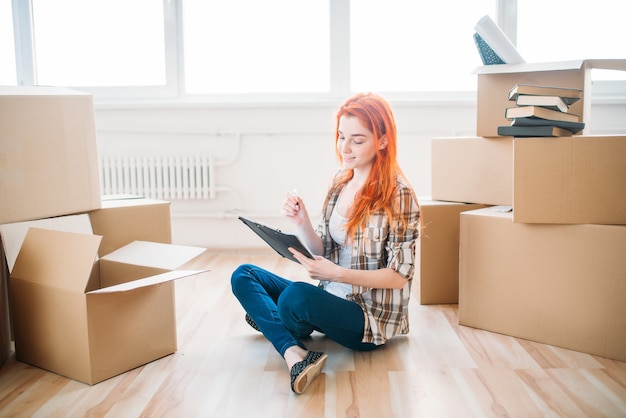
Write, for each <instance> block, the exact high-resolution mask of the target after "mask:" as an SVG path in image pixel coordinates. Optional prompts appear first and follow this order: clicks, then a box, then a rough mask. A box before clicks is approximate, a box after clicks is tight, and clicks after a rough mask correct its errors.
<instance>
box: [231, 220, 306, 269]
mask: <svg viewBox="0 0 626 418" xmlns="http://www.w3.org/2000/svg"><path fill="white" fill-rule="evenodd" d="M239 219H240V220H241V221H242V222H243V223H244V224H246V225H247V226H248V227H249V228H250V229H251V230H252V231H254V233H255V234H257V235H258V236H259V237H261V238H262V239H263V241H265V242H266V243H267V244H268V245H269V246H270V247H272V249H274V251H276V252H277V253H278V254H280V255H281V256H283V257H285V258H288V259H290V260H291V261H294V262H296V263H298V260H296V258H295V257H294V256H293V254H291V252H290V251H289V247H291V248H293V249H294V250H298V251H299V252H301V253H302V254H304V255H305V256H307V257H309V258H311V259H313V255H312V254H311V252H310V251H309V250H308V249H307V248H306V246H305V245H304V244H303V243H302V242H301V241H300V239H298V237H297V236H296V235H294V234H288V233H285V232H282V231H280V230H279V229H276V228H274V227H271V226H269V225H265V224H262V223H260V222H257V221H253V220H251V219H248V218H245V217H243V216H239Z"/></svg>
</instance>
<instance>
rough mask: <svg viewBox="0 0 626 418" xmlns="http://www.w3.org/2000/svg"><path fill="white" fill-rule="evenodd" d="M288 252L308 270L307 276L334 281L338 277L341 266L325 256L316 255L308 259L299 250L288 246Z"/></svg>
mask: <svg viewBox="0 0 626 418" xmlns="http://www.w3.org/2000/svg"><path fill="white" fill-rule="evenodd" d="M289 252H290V253H291V254H293V256H294V258H295V259H296V260H298V262H300V264H302V266H303V267H304V268H305V269H306V270H307V271H308V272H309V277H311V278H312V279H315V280H328V281H331V282H334V281H336V280H337V279H338V277H339V273H340V271H341V267H339V266H338V265H336V264H335V263H333V262H332V261H330V260H327V259H326V258H324V257H322V256H319V255H316V256H314V257H315V258H314V259H310V258H309V257H307V256H305V255H304V254H302V253H301V252H299V251H297V250H294V249H293V248H291V247H289Z"/></svg>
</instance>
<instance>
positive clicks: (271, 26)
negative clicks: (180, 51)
mask: <svg viewBox="0 0 626 418" xmlns="http://www.w3.org/2000/svg"><path fill="white" fill-rule="evenodd" d="M183 22H184V24H183V25H184V36H183V38H184V56H185V60H184V66H185V84H186V92H187V93H192V94H198V93H205V94H223V93H302V92H315V93H317V92H328V91H329V90H330V23H329V22H330V12H329V4H328V1H320V0H318V1H293V0H265V1H258V0H227V1H207V0H184V1H183Z"/></svg>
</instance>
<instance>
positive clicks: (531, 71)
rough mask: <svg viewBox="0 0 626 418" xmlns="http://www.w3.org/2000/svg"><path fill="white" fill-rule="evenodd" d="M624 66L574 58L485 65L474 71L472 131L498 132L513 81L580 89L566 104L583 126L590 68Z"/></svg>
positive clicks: (623, 65)
mask: <svg viewBox="0 0 626 418" xmlns="http://www.w3.org/2000/svg"><path fill="white" fill-rule="evenodd" d="M592 68H597V69H606V70H620V71H623V70H626V60H624V59H605V60H577V61H563V62H547V63H525V64H502V65H486V66H483V67H479V68H478V69H476V70H475V71H474V73H475V74H477V75H478V91H477V121H476V135H478V136H483V137H495V136H498V132H497V130H498V126H500V125H510V123H511V121H509V120H507V119H506V118H505V117H504V111H505V109H506V108H507V107H513V106H515V104H514V103H513V102H511V101H509V99H508V92H509V90H511V89H512V88H513V86H515V85H516V84H537V85H545V86H557V87H570V88H578V89H583V98H582V99H581V100H578V101H577V102H576V103H574V104H573V105H572V106H571V107H570V112H571V113H576V114H579V115H580V116H581V117H582V120H583V122H585V124H586V126H585V130H584V131H583V133H586V132H588V127H589V124H590V122H591V111H590V110H591V69H592Z"/></svg>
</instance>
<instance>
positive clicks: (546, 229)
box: [424, 60, 626, 361]
mask: <svg viewBox="0 0 626 418" xmlns="http://www.w3.org/2000/svg"><path fill="white" fill-rule="evenodd" d="M591 68H606V69H615V70H626V60H600V61H597V60H596V61H576V62H567V63H555V64H517V65H495V66H487V67H482V68H481V69H479V70H478V71H477V74H478V102H477V106H478V115H477V134H478V136H477V137H475V138H437V139H434V140H433V141H432V153H433V154H432V164H433V173H432V198H433V199H435V200H443V201H454V202H472V203H482V204H486V205H493V206H490V207H485V208H481V209H477V210H471V211H464V212H462V213H461V214H460V230H459V240H460V247H459V276H458V279H459V300H458V303H459V322H460V323H461V324H462V325H467V326H471V327H476V328H481V329H485V330H489V331H494V332H498V333H502V334H506V335H511V336H515V337H519V338H524V339H528V340H532V341H537V342H541V343H544V344H550V345H555V346H560V347H563V348H568V349H572V350H576V351H581V352H586V353H590V354H594V355H599V356H603V357H608V358H612V359H617V360H621V361H626V193H625V191H626V135H624V136H621V135H614V136H591V135H586V134H585V133H583V134H582V135H575V136H572V137H558V138H511V137H498V136H497V127H498V126H499V125H505V124H506V123H507V121H506V119H505V118H504V109H505V108H506V107H507V106H510V103H509V102H508V97H507V92H508V91H509V90H510V89H511V88H512V87H513V86H514V85H515V84H518V83H524V84H537V85H554V86H563V87H574V88H581V89H583V90H584V97H583V99H582V100H580V103H577V104H576V108H575V109H574V108H573V109H572V112H573V113H579V114H581V115H582V116H583V121H585V122H586V123H587V126H589V121H590V116H591V115H590V94H591V77H590V76H591V71H590V70H591ZM572 107H574V106H572ZM424 218H425V220H426V222H428V218H427V217H426V214H425V216H424Z"/></svg>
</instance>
